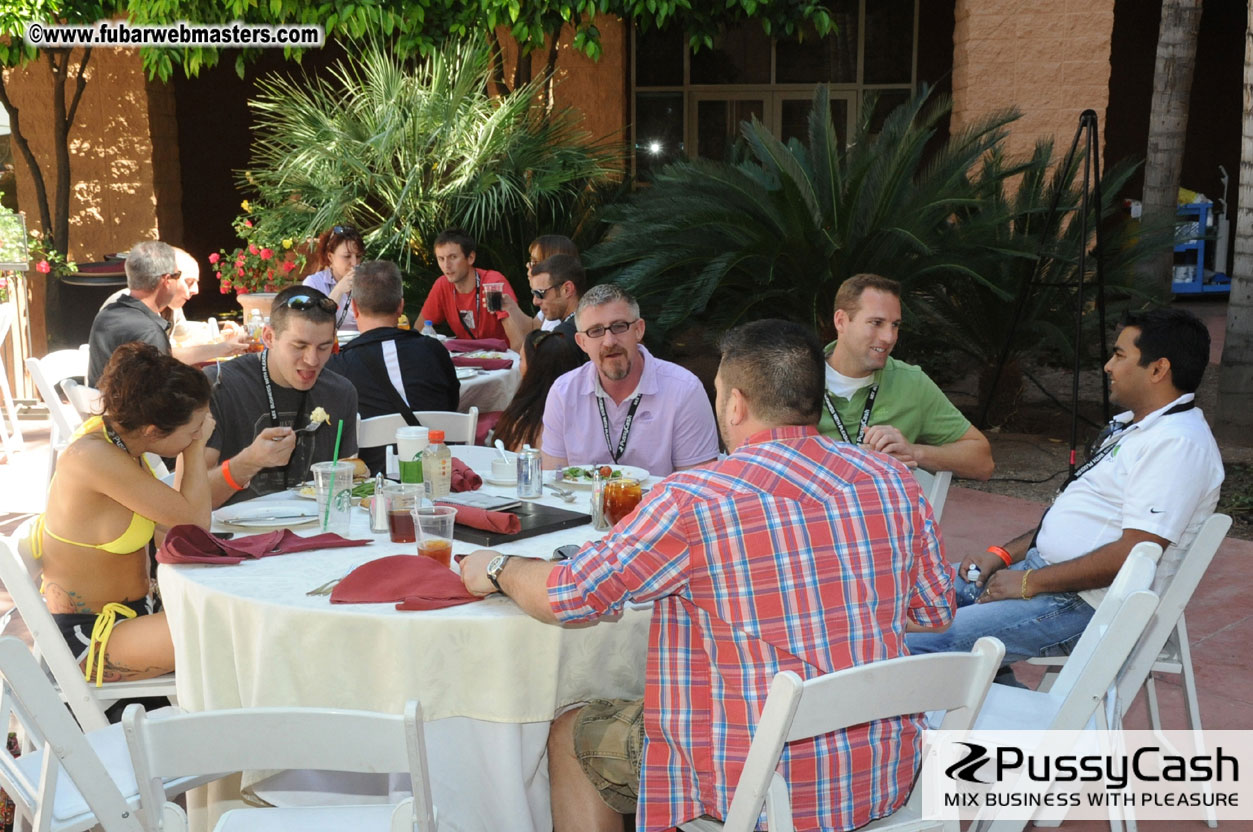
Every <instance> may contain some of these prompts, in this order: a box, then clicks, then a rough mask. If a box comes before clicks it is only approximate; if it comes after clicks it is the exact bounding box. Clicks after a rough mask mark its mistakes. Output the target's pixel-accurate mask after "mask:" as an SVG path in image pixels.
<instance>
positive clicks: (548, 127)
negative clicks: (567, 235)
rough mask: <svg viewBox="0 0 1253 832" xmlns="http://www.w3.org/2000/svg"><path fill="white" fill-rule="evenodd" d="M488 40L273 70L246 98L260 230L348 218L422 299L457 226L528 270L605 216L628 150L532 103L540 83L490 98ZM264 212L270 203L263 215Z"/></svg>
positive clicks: (304, 230)
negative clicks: (541, 250) (297, 71)
mask: <svg viewBox="0 0 1253 832" xmlns="http://www.w3.org/2000/svg"><path fill="white" fill-rule="evenodd" d="M489 67H490V53H489V49H488V47H487V46H486V45H485V44H478V43H462V44H453V45H450V46H449V47H447V48H445V49H444V50H442V51H440V52H436V53H434V54H432V55H431V56H430V57H428V58H426V59H425V60H423V61H421V62H420V63H418V64H417V65H414V64H412V63H410V62H407V61H404V60H401V59H399V58H397V57H396V56H395V55H394V53H393V52H392V51H391V50H389V49H387V48H386V47H385V46H384V45H382V44H380V43H378V42H370V43H367V44H366V45H364V46H363V47H362V49H361V52H360V54H358V55H355V56H354V57H353V58H352V59H350V60H345V61H342V62H340V63H339V64H337V65H336V67H335V68H334V69H333V70H332V72H331V73H330V75H329V77H328V78H310V77H303V78H299V79H289V78H287V77H285V76H282V75H272V76H270V77H269V78H267V79H265V80H264V81H262V82H261V83H260V84H259V85H258V86H259V89H260V92H259V94H258V95H257V97H256V98H255V99H254V100H252V101H250V102H249V105H250V106H251V107H252V109H253V112H254V113H255V114H256V126H255V128H254V133H255V139H254V141H253V148H252V160H251V161H252V165H251V168H250V170H249V171H248V172H246V174H245V175H244V180H245V182H244V186H245V187H246V188H248V189H250V190H251V191H252V192H253V193H255V194H256V198H255V199H254V200H252V202H253V213H254V215H256V216H257V217H258V218H259V219H258V229H259V230H258V232H257V233H258V236H260V237H263V238H266V239H282V238H284V237H303V236H307V235H312V234H316V233H319V232H321V231H322V230H324V229H325V228H327V227H330V226H332V225H334V224H336V223H339V222H343V221H345V220H351V221H353V222H354V223H356V224H357V225H358V226H359V227H360V228H361V229H362V230H363V232H364V235H365V240H366V246H367V251H368V252H369V253H370V255H371V256H372V257H383V258H388V259H392V260H395V261H396V262H397V263H398V264H399V265H400V267H401V269H402V270H403V271H405V272H406V273H409V274H411V275H416V276H417V280H415V281H412V283H411V286H410V289H411V291H414V292H417V293H422V294H424V293H425V291H426V289H427V288H428V287H429V282H430V280H431V279H433V278H434V276H435V275H436V274H437V273H436V272H435V270H434V267H433V262H432V260H433V258H432V255H431V253H430V252H431V242H432V240H433V239H434V238H435V236H436V235H438V234H439V233H440V231H442V230H443V229H445V228H447V227H450V226H460V227H462V228H465V229H466V230H467V231H469V232H470V234H471V235H473V236H475V237H476V238H478V239H479V240H482V241H484V244H485V245H484V246H483V247H482V248H481V250H480V255H479V259H480V260H481V261H484V262H491V263H493V264H495V265H496V266H498V267H500V266H504V267H506V268H505V269H504V270H505V271H506V272H507V273H508V272H510V271H512V272H513V273H514V274H515V275H518V274H520V272H521V266H520V265H518V266H517V268H511V267H513V266H514V265H515V264H521V263H522V262H523V260H524V252H525V250H526V249H525V247H526V245H527V244H528V243H529V242H530V241H531V239H533V238H534V237H535V236H537V234H539V233H554V232H555V233H562V232H570V231H571V230H574V229H575V228H577V227H578V226H579V224H580V223H582V222H583V221H584V220H585V217H584V216H583V214H581V213H579V212H588V211H594V210H595V207H596V204H597V200H596V196H597V193H598V191H597V190H596V187H595V186H596V185H597V184H598V183H608V182H610V181H611V180H612V179H613V178H615V177H616V175H617V173H618V171H619V170H620V167H619V159H620V151H619V150H618V149H617V148H616V147H615V146H613V145H611V144H609V143H608V142H604V141H600V142H597V141H592V140H591V139H589V137H588V136H587V135H586V134H584V133H582V132H581V131H580V130H579V128H578V125H577V122H576V120H575V116H574V115H573V114H572V112H570V111H568V110H566V111H557V112H543V111H541V109H540V108H539V107H537V106H535V105H534V102H535V100H536V96H537V93H538V88H537V84H538V83H539V82H536V84H532V85H526V86H523V87H522V88H520V89H518V90H515V91H514V92H512V93H510V94H507V95H504V96H501V97H498V98H492V97H489V96H488V95H487V92H486V90H487V83H488V76H489V74H490V68H489ZM258 205H259V207H258Z"/></svg>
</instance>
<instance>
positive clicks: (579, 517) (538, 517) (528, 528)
mask: <svg viewBox="0 0 1253 832" xmlns="http://www.w3.org/2000/svg"><path fill="white" fill-rule="evenodd" d="M506 513H507V514H516V515H518V519H519V520H521V521H522V531H520V532H518V533H517V534H505V533H503V532H486V531H483V530H482V529H472V528H470V527H469V526H463V525H461V524H460V523H458V524H457V525H456V526H454V527H453V530H452V536H453V539H454V540H459V541H461V542H462V543H478V544H480V545H482V546H497V545H499V544H501V543H511V542H513V541H515V540H524V539H525V538H528V537H535V536H536V535H541V534H548V533H549V532H555V531H558V530H560V529H568V528H571V527H572V526H581V525H583V524H584V523H590V522H592V516H591V515H590V514H585V513H581V512H577V511H567V510H566V509H564V508H554V507H553V506H546V505H544V504H542V503H531V502H527V501H525V500H524V501H523V502H522V505H520V506H518V507H517V508H515V509H510V510H509V511H508V512H506Z"/></svg>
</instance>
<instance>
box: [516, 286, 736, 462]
mask: <svg viewBox="0 0 1253 832" xmlns="http://www.w3.org/2000/svg"><path fill="white" fill-rule="evenodd" d="M574 319H575V324H576V326H577V327H578V332H577V333H576V334H575V336H574V339H575V341H576V342H578V345H579V347H580V348H581V349H582V350H583V352H585V353H587V355H588V357H589V358H590V359H591V361H589V362H588V363H587V364H584V365H583V366H582V367H580V368H579V369H577V370H571V371H570V372H568V373H566V374H565V375H563V376H562V377H561V378H559V379H557V381H556V382H555V383H554V384H553V386H552V389H551V390H549V391H548V401H547V402H546V403H545V405H544V435H543V440H542V443H541V445H542V447H541V450H542V451H543V459H544V467H545V468H547V469H556V468H564V467H565V466H566V465H568V464H575V465H587V464H590V463H602V464H617V465H635V466H637V467H640V468H644V469H646V470H647V471H648V472H649V473H650V474H652V475H653V476H656V477H664V476H667V475H668V474H670V473H672V472H673V471H678V470H681V469H683V468H693V467H695V466H697V465H702V464H704V463H706V462H709V461H710V460H712V459H714V458H716V457H717V456H718V429H717V427H716V426H715V424H714V413H713V408H712V407H710V405H709V397H708V396H707V395H706V394H705V388H704V386H702V385H701V383H700V380H699V379H697V378H696V376H694V375H692V374H691V373H690V372H688V371H687V370H685V369H683V368H682V367H680V366H679V365H678V364H673V363H671V362H669V361H663V360H661V359H660V358H656V357H654V356H653V355H652V354H651V353H649V352H648V350H646V349H644V347H642V346H640V341H641V340H642V339H643V337H644V321H643V319H642V318H640V307H639V304H638V303H636V302H635V298H633V297H631V295H630V294H628V293H627V292H626V290H624V289H622V288H621V287H620V286H617V285H616V284H613V283H602V284H601V285H599V286H595V287H593V288H592V289H590V290H589V291H588V292H587V294H585V295H583V297H582V298H581V299H580V300H579V305H578V308H577V309H576V310H575V313H574Z"/></svg>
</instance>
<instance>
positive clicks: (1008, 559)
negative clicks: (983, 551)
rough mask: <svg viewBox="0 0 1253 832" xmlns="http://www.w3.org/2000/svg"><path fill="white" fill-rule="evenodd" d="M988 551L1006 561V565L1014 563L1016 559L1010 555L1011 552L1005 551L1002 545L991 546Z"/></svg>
mask: <svg viewBox="0 0 1253 832" xmlns="http://www.w3.org/2000/svg"><path fill="white" fill-rule="evenodd" d="M988 551H989V552H991V553H992V554H994V555H996V556H997V557H998V558H1000V559H1001V560H1003V561H1005V565H1006V566H1013V565H1014V559H1013V558H1011V557H1010V556H1009V552H1007V551H1005V550H1004V549H1002V548H1001V547H1000V546H989V547H988Z"/></svg>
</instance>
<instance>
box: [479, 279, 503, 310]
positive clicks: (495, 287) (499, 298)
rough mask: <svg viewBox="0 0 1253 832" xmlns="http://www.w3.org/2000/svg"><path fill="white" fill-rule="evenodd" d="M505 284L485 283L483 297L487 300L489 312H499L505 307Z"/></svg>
mask: <svg viewBox="0 0 1253 832" xmlns="http://www.w3.org/2000/svg"><path fill="white" fill-rule="evenodd" d="M504 292H505V284H503V283H484V284H483V297H484V299H485V300H486V301H487V311H488V312H499V311H500V310H502V309H504V300H505V299H504Z"/></svg>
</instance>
